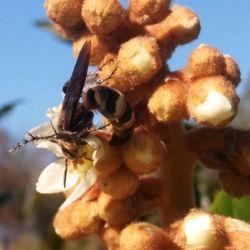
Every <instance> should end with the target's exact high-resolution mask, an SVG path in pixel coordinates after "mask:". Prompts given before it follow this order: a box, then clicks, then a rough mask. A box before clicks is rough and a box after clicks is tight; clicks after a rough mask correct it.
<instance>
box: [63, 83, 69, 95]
mask: <svg viewBox="0 0 250 250" xmlns="http://www.w3.org/2000/svg"><path fill="white" fill-rule="evenodd" d="M69 84H70V81H67V82H65V83H64V85H63V88H62V91H63V93H64V94H66V92H67V90H68V87H69Z"/></svg>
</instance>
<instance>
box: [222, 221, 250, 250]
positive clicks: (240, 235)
mask: <svg viewBox="0 0 250 250" xmlns="http://www.w3.org/2000/svg"><path fill="white" fill-rule="evenodd" d="M223 224H224V229H225V231H226V233H227V237H228V240H229V242H230V246H229V247H228V249H229V250H231V249H236V250H246V249H248V248H249V237H250V224H249V223H246V222H244V221H240V220H237V219H233V218H230V217H228V218H225V217H223Z"/></svg>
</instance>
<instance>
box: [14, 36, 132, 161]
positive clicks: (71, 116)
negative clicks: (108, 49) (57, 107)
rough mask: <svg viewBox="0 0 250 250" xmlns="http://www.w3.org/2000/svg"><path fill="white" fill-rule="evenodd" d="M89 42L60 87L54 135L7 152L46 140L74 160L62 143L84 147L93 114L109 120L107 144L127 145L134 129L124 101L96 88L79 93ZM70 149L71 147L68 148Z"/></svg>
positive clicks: (108, 90)
mask: <svg viewBox="0 0 250 250" xmlns="http://www.w3.org/2000/svg"><path fill="white" fill-rule="evenodd" d="M90 51H91V42H90V41H87V42H85V43H84V45H83V47H82V49H81V51H80V54H79V56H78V59H77V61H76V64H75V66H74V69H73V73H72V75H71V78H70V80H69V81H67V82H66V84H65V85H64V86H63V92H64V93H65V97H64V100H63V104H62V108H61V111H60V116H59V121H58V124H57V127H56V129H55V128H54V127H53V130H54V134H52V135H48V136H33V135H32V134H29V137H30V138H28V139H25V140H23V142H21V143H18V144H17V145H16V146H15V147H13V148H12V149H11V150H10V151H15V150H16V149H18V148H20V147H21V146H23V145H24V144H27V143H28V142H30V141H38V140H49V141H51V142H55V143H57V144H59V145H60V146H61V147H62V150H63V152H64V153H65V155H66V157H67V158H70V159H71V158H76V157H77V153H75V152H74V151H77V150H72V149H67V147H65V146H64V143H65V142H66V143H69V144H74V145H76V146H77V145H85V144H86V141H85V138H86V137H87V136H88V135H89V134H90V133H91V132H93V130H96V129H95V128H93V117H94V113H93V111H94V110H96V111H98V112H100V113H101V114H102V115H103V116H104V117H106V118H107V119H108V120H109V123H110V124H111V126H112V127H113V134H112V136H111V140H110V141H109V143H110V144H111V145H119V144H122V143H124V142H125V141H127V140H128V139H129V138H130V137H131V135H132V133H133V128H134V114H133V111H132V109H131V107H130V105H129V103H128V101H127V100H126V97H125V96H124V95H123V94H122V93H120V92H119V91H117V90H115V89H113V88H110V87H107V86H105V85H101V84H97V85H96V86H93V87H92V86H91V87H89V88H88V89H87V91H86V92H83V88H84V86H85V82H86V79H87V78H88V75H87V72H88V66H89V59H90ZM71 148H72V147H71Z"/></svg>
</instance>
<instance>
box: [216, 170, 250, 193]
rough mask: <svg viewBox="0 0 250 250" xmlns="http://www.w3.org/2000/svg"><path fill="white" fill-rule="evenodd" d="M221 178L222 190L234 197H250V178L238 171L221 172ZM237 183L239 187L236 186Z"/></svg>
mask: <svg viewBox="0 0 250 250" xmlns="http://www.w3.org/2000/svg"><path fill="white" fill-rule="evenodd" d="M219 178H220V181H221V184H222V188H223V189H224V190H225V191H226V192H227V193H229V194H231V195H232V196H234V197H236V198H241V197H243V196H248V195H250V177H246V176H244V175H241V174H239V173H237V172H236V171H220V172H219ZM236 183H237V185H235V184H236Z"/></svg>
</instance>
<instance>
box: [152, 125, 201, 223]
mask: <svg viewBox="0 0 250 250" xmlns="http://www.w3.org/2000/svg"><path fill="white" fill-rule="evenodd" d="M150 130H152V131H153V132H154V133H155V134H157V135H158V136H159V137H160V138H161V140H163V142H164V143H165V145H167V151H166V152H165V154H166V153H167V155H166V160H165V161H164V163H163V164H162V165H161V172H160V176H161V183H162V197H161V206H160V208H161V213H162V218H163V219H162V220H163V223H164V226H167V225H169V224H171V223H173V222H174V221H176V220H178V219H180V218H182V217H183V216H184V215H185V214H186V213H187V212H188V211H189V210H190V208H193V207H194V193H193V179H192V167H193V164H194V162H195V160H196V157H195V156H194V155H193V154H190V153H189V151H188V149H187V147H186V141H185V136H184V133H183V129H182V127H181V125H180V124H179V123H177V124H168V125H166V124H159V123H154V124H152V125H151V127H150ZM176 185H177V186H178V187H177V186H176ZM180 190H182V191H181V192H180Z"/></svg>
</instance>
